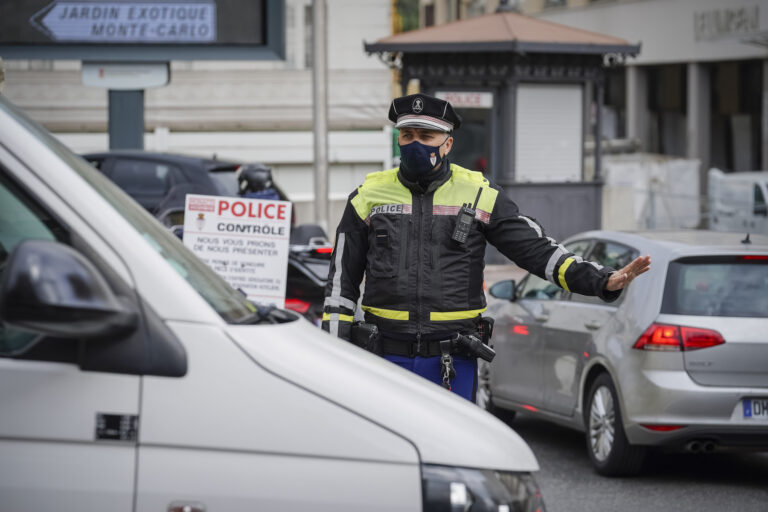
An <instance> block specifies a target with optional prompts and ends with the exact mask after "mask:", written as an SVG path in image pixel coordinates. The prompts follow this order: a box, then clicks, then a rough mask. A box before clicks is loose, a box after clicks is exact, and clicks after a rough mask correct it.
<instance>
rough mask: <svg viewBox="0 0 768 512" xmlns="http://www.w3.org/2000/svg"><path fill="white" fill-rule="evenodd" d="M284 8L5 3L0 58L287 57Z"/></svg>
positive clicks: (257, 2)
mask: <svg viewBox="0 0 768 512" xmlns="http://www.w3.org/2000/svg"><path fill="white" fill-rule="evenodd" d="M284 10H285V6H284V2H283V1H281V0H248V1H242V0H162V1H152V0H143V1H136V0H105V1H100V0H91V1H88V0H3V1H2V2H0V56H2V57H5V58H50V59H55V58H62V59H67V58H69V59H82V60H104V61H107V60H118V61H119V60H123V61H125V60H135V61H136V60H141V61H157V60H166V61H167V60H173V59H269V58H283V55H284V42H283V41H284Z"/></svg>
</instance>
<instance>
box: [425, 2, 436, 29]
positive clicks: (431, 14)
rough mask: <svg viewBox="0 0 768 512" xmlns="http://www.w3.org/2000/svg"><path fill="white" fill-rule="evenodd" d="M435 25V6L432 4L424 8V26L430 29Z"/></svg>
mask: <svg viewBox="0 0 768 512" xmlns="http://www.w3.org/2000/svg"><path fill="white" fill-rule="evenodd" d="M434 24H435V6H434V4H430V5H425V6H424V26H425V27H431V26H433V25H434Z"/></svg>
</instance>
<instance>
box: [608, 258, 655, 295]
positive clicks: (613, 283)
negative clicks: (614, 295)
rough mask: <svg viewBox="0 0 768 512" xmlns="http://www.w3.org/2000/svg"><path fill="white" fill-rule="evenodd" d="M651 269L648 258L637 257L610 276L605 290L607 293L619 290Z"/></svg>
mask: <svg viewBox="0 0 768 512" xmlns="http://www.w3.org/2000/svg"><path fill="white" fill-rule="evenodd" d="M650 268H651V257H650V256H639V257H637V258H635V259H634V261H632V263H630V264H629V265H627V266H626V267H624V268H621V269H619V270H617V271H616V272H614V273H613V274H611V277H610V278H608V282H607V283H606V284H605V289H606V290H608V291H609V292H613V291H616V290H621V289H622V288H625V287H626V286H627V285H628V284H629V283H631V282H632V281H633V280H634V279H635V278H636V277H637V276H639V275H640V274H644V273H646V272H648V270H650Z"/></svg>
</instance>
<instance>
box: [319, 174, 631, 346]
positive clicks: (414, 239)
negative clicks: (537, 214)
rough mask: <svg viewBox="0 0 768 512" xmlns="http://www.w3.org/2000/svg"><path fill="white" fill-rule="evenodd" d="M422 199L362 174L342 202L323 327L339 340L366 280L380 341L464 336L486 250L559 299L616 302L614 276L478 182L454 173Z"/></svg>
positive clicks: (474, 312) (471, 325) (398, 181)
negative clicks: (471, 212)
mask: <svg viewBox="0 0 768 512" xmlns="http://www.w3.org/2000/svg"><path fill="white" fill-rule="evenodd" d="M444 165H450V169H449V171H448V172H445V173H443V174H444V175H443V176H442V178H441V179H438V180H435V181H433V182H431V183H430V184H429V186H428V188H427V189H426V190H424V189H422V188H421V186H420V185H418V184H416V183H410V182H408V181H407V180H406V179H405V178H403V176H402V174H401V173H399V172H398V169H396V168H395V169H390V170H387V171H381V172H375V173H372V174H369V175H368V176H367V177H366V179H365V182H364V183H363V184H362V185H361V186H360V187H358V188H357V190H355V191H353V192H352V194H350V196H349V199H348V201H347V204H346V208H345V210H344V213H343V215H342V219H341V222H340V223H339V226H338V229H337V231H336V241H335V247H334V251H333V256H332V259H331V267H330V272H329V275H328V284H327V287H326V294H325V295H326V298H325V308H324V314H323V323H322V326H323V328H324V329H325V330H327V331H329V332H330V333H331V334H335V335H337V336H340V337H343V338H346V339H348V338H349V328H350V326H351V322H352V321H353V320H354V314H355V309H356V306H357V302H358V298H359V295H360V284H361V282H362V280H363V276H365V291H364V294H363V300H362V309H363V310H364V311H365V319H366V321H367V322H372V323H375V324H376V325H377V326H378V327H379V330H380V331H382V332H385V333H386V332H390V333H397V334H404V335H406V336H407V335H410V334H413V335H414V336H415V335H417V334H419V335H421V334H431V333H442V332H448V331H451V332H464V333H467V332H472V331H474V330H475V329H476V328H477V321H478V320H479V317H480V315H481V313H482V312H483V311H485V309H486V301H485V293H484V291H483V269H484V266H485V262H484V256H485V245H486V241H488V242H490V243H491V244H493V245H494V246H495V247H496V248H498V249H499V251H501V253H502V254H504V255H505V256H507V257H508V258H509V259H511V260H512V261H514V262H515V263H516V264H517V265H519V266H520V267H522V268H524V269H526V270H528V271H530V272H532V273H534V274H536V275H537V276H539V277H541V278H544V279H547V280H549V281H551V282H552V283H554V284H555V285H557V286H559V287H562V288H564V289H565V290H568V291H571V292H575V293H580V294H584V295H597V296H600V297H601V298H603V299H604V300H606V301H611V300H615V299H616V298H617V297H618V296H619V292H607V291H605V290H604V288H605V284H606V281H607V280H608V277H609V276H610V273H611V272H612V270H613V269H609V268H607V267H605V268H604V267H602V266H600V265H598V264H596V263H593V262H587V261H584V260H582V259H581V258H580V257H578V256H575V255H574V254H572V253H570V252H568V251H567V250H566V249H565V248H564V247H563V246H562V245H560V244H558V243H557V242H556V241H555V240H553V239H552V238H550V237H548V236H546V235H545V234H544V231H543V229H542V228H541V226H539V224H538V223H537V222H536V221H535V220H534V219H532V218H530V217H526V216H524V215H521V214H520V212H519V211H518V208H517V205H515V203H514V202H512V200H511V199H509V197H508V196H507V195H506V194H505V193H504V191H503V190H502V189H501V188H500V187H498V186H496V185H494V184H491V183H490V182H489V181H488V180H487V179H486V178H485V177H484V176H483V175H482V174H481V173H479V172H474V171H470V170H467V169H464V168H462V167H459V166H458V165H455V164H448V163H447V162H446V163H445V164H444ZM467 203H468V204H470V205H473V206H474V205H475V203H476V206H475V212H476V213H475V220H474V223H473V225H472V227H471V230H470V233H469V236H468V237H467V240H466V242H464V243H459V242H457V241H456V240H453V239H452V235H453V232H454V228H455V226H456V221H457V215H458V212H459V210H460V208H461V206H462V205H463V204H467Z"/></svg>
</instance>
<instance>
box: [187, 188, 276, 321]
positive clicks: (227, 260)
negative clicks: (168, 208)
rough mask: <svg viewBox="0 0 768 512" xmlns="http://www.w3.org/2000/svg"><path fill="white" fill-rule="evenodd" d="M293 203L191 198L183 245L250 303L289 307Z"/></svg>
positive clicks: (202, 197)
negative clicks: (289, 256) (289, 264)
mask: <svg viewBox="0 0 768 512" xmlns="http://www.w3.org/2000/svg"><path fill="white" fill-rule="evenodd" d="M290 223H291V203H290V201H271V200H265V199H245V198H233V197H220V196H203V195H195V194H189V195H187V199H186V205H185V210H184V245H186V246H187V247H188V248H189V249H191V250H192V252H194V253H195V255H196V256H197V257H199V258H200V259H201V260H202V261H203V262H205V264H206V265H208V266H209V267H211V268H212V269H213V270H215V271H216V272H217V273H218V274H219V275H220V276H221V277H223V278H224V280H225V281H227V283H229V284H230V285H231V286H232V287H233V288H236V289H239V290H241V291H242V292H244V293H245V294H246V295H247V297H248V299H249V300H251V301H253V302H257V303H260V304H265V305H275V306H277V307H280V308H282V307H284V306H285V289H286V279H287V274H288V251H289V248H288V238H289V234H290V227H291V226H290Z"/></svg>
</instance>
